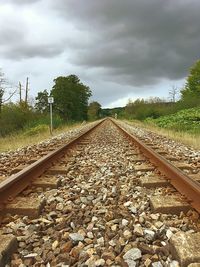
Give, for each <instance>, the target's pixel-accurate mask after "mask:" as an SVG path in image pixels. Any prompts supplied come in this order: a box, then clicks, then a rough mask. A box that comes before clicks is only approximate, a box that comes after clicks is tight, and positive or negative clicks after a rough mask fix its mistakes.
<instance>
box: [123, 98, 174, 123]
mask: <svg viewBox="0 0 200 267" xmlns="http://www.w3.org/2000/svg"><path fill="white" fill-rule="evenodd" d="M168 106H169V104H168V103H166V102H165V101H164V100H162V99H161V98H159V97H150V98H149V99H147V100H145V99H143V98H142V99H139V98H138V99H136V100H135V101H131V100H129V102H128V104H127V105H126V107H125V117H127V118H130V119H138V120H144V119H146V118H147V117H152V118H157V117H159V116H161V115H163V114H164V113H165V110H166V109H167V107H168Z"/></svg>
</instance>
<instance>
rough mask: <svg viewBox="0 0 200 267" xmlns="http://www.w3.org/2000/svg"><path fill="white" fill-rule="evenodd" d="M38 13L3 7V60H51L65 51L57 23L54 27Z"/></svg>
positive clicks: (0, 11)
mask: <svg viewBox="0 0 200 267" xmlns="http://www.w3.org/2000/svg"><path fill="white" fill-rule="evenodd" d="M22 2H23V1H22ZM24 2H25V1H24ZM32 2H33V1H32ZM39 12H40V11H39V10H38V8H37V7H35V8H33V7H32V8H31V9H29V8H26V7H23V8H21V7H14V6H13V5H2V8H1V9H0V36H1V41H0V56H1V57H2V58H6V59H12V60H22V59H27V58H34V57H38V58H51V57H55V56H58V55H60V54H62V53H63V52H64V51H65V48H66V45H65V37H63V36H62V32H59V31H58V28H57V22H55V23H54V22H53V21H51V20H50V19H49V17H48V16H45V14H43V16H42V15H41V14H40V13H39ZM61 29H62V27H61Z"/></svg>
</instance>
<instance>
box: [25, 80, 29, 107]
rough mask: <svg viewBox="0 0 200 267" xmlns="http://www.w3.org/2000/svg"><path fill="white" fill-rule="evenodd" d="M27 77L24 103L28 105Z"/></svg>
mask: <svg viewBox="0 0 200 267" xmlns="http://www.w3.org/2000/svg"><path fill="white" fill-rule="evenodd" d="M28 85H29V84H28V77H27V78H26V94H25V104H26V105H28Z"/></svg>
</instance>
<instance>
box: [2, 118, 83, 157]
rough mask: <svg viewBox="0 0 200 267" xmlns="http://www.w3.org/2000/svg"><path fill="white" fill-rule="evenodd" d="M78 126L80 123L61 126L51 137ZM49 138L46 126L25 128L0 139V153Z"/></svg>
mask: <svg viewBox="0 0 200 267" xmlns="http://www.w3.org/2000/svg"><path fill="white" fill-rule="evenodd" d="M80 125H81V123H74V124H68V125H67V124H66V125H62V126H60V127H58V128H57V129H55V130H54V131H53V136H56V135H58V134H61V133H64V132H66V131H69V130H71V129H73V128H75V127H78V126H80ZM49 138H51V135H50V131H49V127H48V126H47V125H44V124H43V125H38V126H35V127H32V128H27V129H26V130H25V131H21V132H18V133H15V134H12V135H9V136H6V137H3V138H0V152H5V151H9V150H15V149H18V148H22V147H24V146H29V145H34V144H37V143H38V142H41V141H44V140H47V139H49Z"/></svg>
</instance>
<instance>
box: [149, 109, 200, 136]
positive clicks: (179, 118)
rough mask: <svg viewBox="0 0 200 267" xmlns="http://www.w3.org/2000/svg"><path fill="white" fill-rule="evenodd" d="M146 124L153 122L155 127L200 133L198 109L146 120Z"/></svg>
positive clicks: (199, 111) (199, 110)
mask: <svg viewBox="0 0 200 267" xmlns="http://www.w3.org/2000/svg"><path fill="white" fill-rule="evenodd" d="M146 122H153V123H154V124H156V125H157V126H159V127H161V128H166V129H172V130H175V131H187V132H190V133H200V107H197V108H191V109H184V110H181V111H178V112H177V113H175V114H172V115H168V116H163V117H160V118H157V119H152V118H148V119H146Z"/></svg>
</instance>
